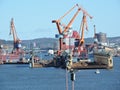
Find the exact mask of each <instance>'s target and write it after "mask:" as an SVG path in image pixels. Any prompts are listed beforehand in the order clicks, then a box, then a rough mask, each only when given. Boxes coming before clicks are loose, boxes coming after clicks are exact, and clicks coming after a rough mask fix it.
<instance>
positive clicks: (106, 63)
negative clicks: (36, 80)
mask: <svg viewBox="0 0 120 90" xmlns="http://www.w3.org/2000/svg"><path fill="white" fill-rule="evenodd" d="M30 67H32V68H43V67H56V68H64V69H65V68H68V69H112V68H113V59H112V55H110V54H108V53H103V52H99V53H94V61H86V60H80V61H77V62H70V61H69V60H68V61H67V62H66V61H64V60H62V59H59V60H58V59H56V58H54V59H53V60H40V61H38V62H34V60H32V62H31V63H30Z"/></svg>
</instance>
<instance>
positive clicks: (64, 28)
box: [52, 4, 92, 51]
mask: <svg viewBox="0 0 120 90" xmlns="http://www.w3.org/2000/svg"><path fill="white" fill-rule="evenodd" d="M76 7H77V8H78V9H77V11H76V13H75V14H74V16H73V17H72V19H71V20H70V22H69V23H68V24H67V25H65V24H61V20H62V19H63V18H64V17H65V16H66V15H68V14H69V13H70V12H71V11H72V10H73V9H74V8H76ZM80 11H82V12H83V19H82V24H81V29H82V33H81V38H80V35H79V34H78V33H76V36H74V37H73V38H75V39H79V42H80V43H79V45H82V44H83V43H84V27H85V25H86V28H87V20H86V16H89V17H90V19H92V16H90V15H89V14H88V13H87V12H86V11H85V10H84V9H83V8H81V7H79V5H78V4H76V5H75V6H74V7H72V8H71V9H70V10H69V11H68V12H67V13H65V14H64V15H63V16H62V17H60V19H58V20H53V21H52V22H53V23H56V25H57V29H58V32H59V34H60V35H62V36H63V38H65V36H66V33H67V32H68V31H69V30H70V28H71V25H72V23H73V22H74V20H75V18H76V17H77V15H78V13H79V12H80ZM63 38H62V37H60V38H59V44H60V47H59V50H60V51H61V50H62V47H63Z"/></svg>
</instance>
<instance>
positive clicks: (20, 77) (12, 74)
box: [0, 57, 120, 90]
mask: <svg viewBox="0 0 120 90" xmlns="http://www.w3.org/2000/svg"><path fill="white" fill-rule="evenodd" d="M95 71H96V70H80V71H78V72H76V80H75V82H74V85H75V90H120V58H119V57H117V58H114V68H113V69H112V70H100V74H95ZM65 73H66V72H65V70H63V69H59V68H29V65H18V64H17V65H0V90H66V84H65V75H66V74H65ZM68 79H69V81H68V82H69V84H68V88H69V90H72V89H71V80H70V74H69V73H68Z"/></svg>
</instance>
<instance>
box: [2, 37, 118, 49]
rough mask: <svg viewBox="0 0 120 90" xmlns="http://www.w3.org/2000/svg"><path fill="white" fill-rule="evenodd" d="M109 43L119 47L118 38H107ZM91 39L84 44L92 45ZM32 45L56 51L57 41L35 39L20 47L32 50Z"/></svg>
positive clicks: (4, 42)
mask: <svg viewBox="0 0 120 90" xmlns="http://www.w3.org/2000/svg"><path fill="white" fill-rule="evenodd" d="M108 40H109V42H110V43H116V44H118V45H120V37H108ZM93 42H94V40H93V38H85V43H93ZM33 43H35V44H36V47H37V48H41V49H57V48H58V39H55V38H37V39H32V40H22V43H21V44H22V46H25V47H26V48H32V47H33ZM0 44H8V45H13V41H6V40H0Z"/></svg>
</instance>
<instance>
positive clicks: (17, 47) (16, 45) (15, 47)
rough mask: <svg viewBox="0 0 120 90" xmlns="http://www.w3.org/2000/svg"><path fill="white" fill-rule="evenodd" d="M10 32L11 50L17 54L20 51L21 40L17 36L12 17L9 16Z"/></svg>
mask: <svg viewBox="0 0 120 90" xmlns="http://www.w3.org/2000/svg"><path fill="white" fill-rule="evenodd" d="M10 34H12V35H13V41H14V44H13V50H14V51H15V52H16V53H17V54H18V53H20V47H21V44H20V43H21V40H20V39H19V38H18V36H17V32H16V29H15V25H14V20H13V18H11V22H10Z"/></svg>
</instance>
